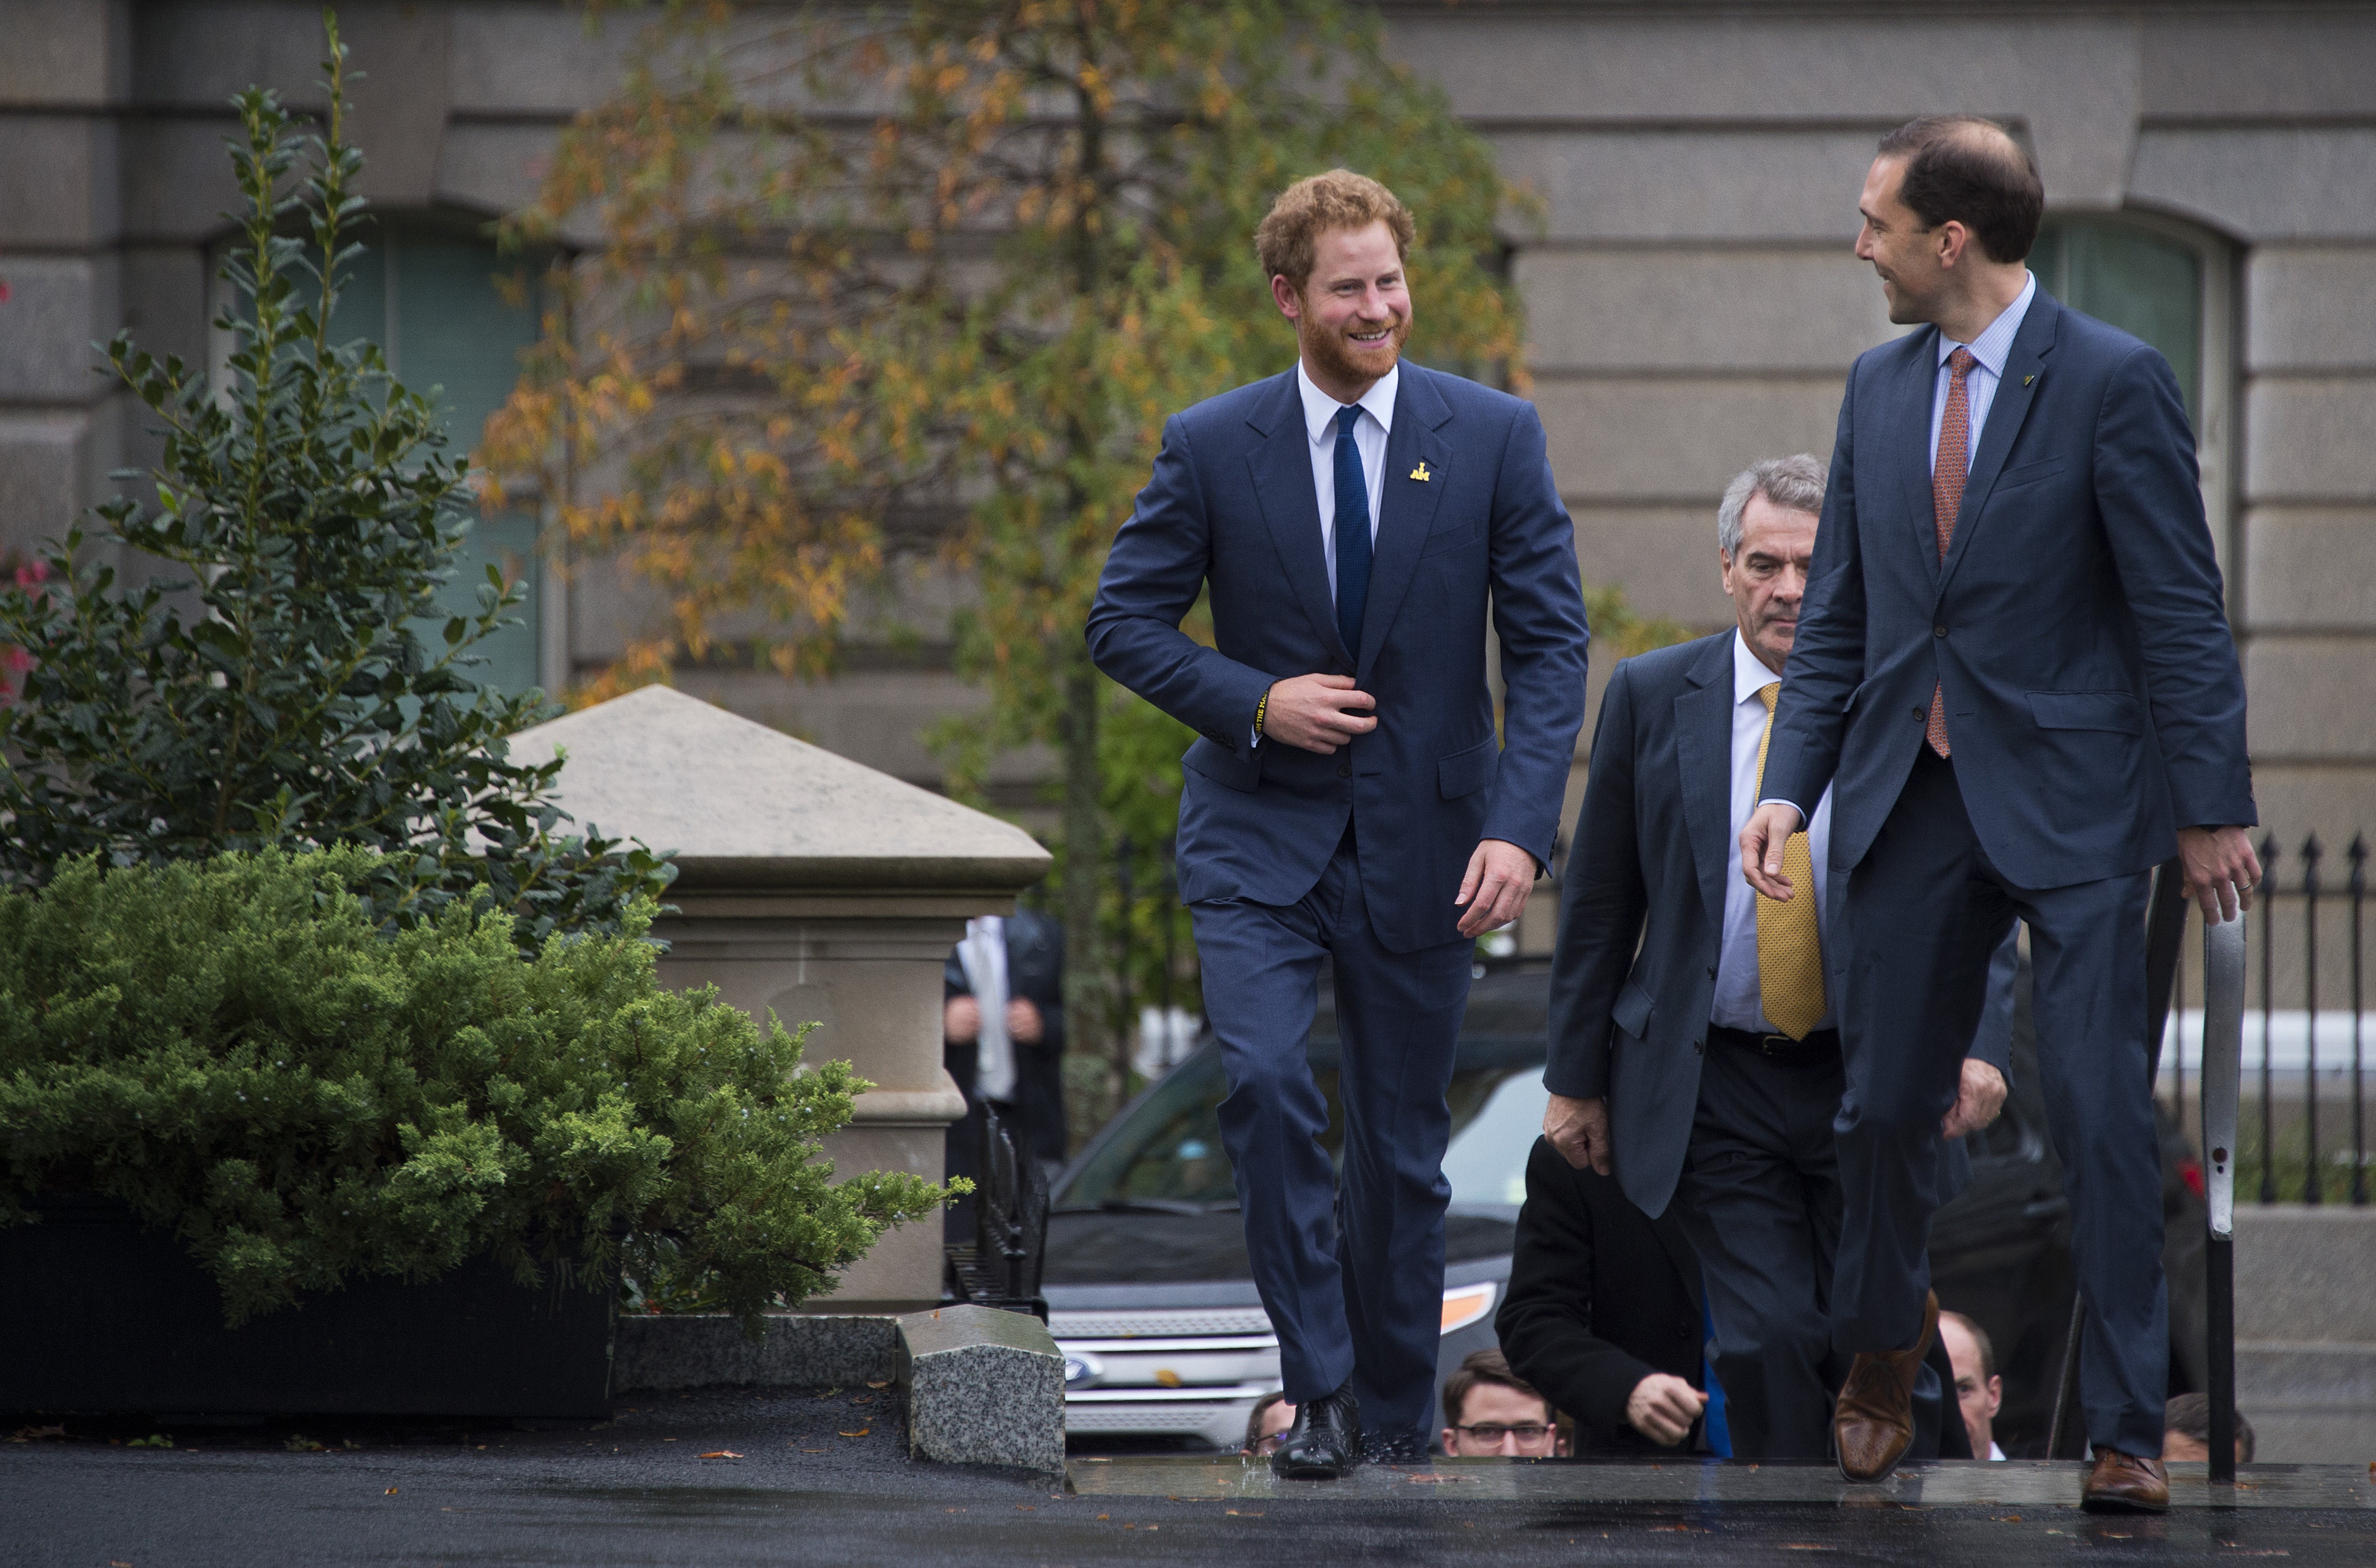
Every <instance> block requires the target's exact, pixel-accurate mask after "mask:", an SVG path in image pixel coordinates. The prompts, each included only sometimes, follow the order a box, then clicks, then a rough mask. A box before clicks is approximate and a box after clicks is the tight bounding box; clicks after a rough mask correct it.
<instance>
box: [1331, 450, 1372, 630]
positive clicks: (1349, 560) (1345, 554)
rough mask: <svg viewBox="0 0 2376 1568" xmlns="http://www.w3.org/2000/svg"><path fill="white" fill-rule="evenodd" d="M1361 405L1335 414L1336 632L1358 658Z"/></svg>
mask: <svg viewBox="0 0 2376 1568" xmlns="http://www.w3.org/2000/svg"><path fill="white" fill-rule="evenodd" d="M1360 418H1361V405H1360V404H1359V403H1348V404H1346V405H1345V407H1344V408H1343V409H1342V410H1339V411H1338V413H1337V635H1338V636H1342V637H1343V638H1344V639H1345V650H1346V651H1347V652H1348V653H1350V654H1351V655H1352V656H1353V659H1354V661H1355V662H1356V663H1359V662H1360V658H1361V607H1362V605H1364V604H1365V603H1367V602H1368V600H1369V598H1370V483H1369V481H1368V480H1366V479H1364V478H1363V477H1362V476H1361V449H1360V447H1359V446H1357V445H1354V444H1353V426H1354V425H1355V424H1357V423H1359V422H1360Z"/></svg>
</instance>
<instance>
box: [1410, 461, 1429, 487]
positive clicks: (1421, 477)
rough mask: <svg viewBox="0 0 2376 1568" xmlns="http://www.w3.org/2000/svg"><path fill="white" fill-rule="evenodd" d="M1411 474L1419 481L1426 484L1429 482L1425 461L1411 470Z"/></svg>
mask: <svg viewBox="0 0 2376 1568" xmlns="http://www.w3.org/2000/svg"><path fill="white" fill-rule="evenodd" d="M1410 476H1411V478H1413V479H1415V480H1417V481H1420V483H1421V484H1425V483H1426V482H1427V465H1426V464H1425V463H1421V464H1420V466H1419V467H1417V468H1415V469H1412V470H1411V475H1410Z"/></svg>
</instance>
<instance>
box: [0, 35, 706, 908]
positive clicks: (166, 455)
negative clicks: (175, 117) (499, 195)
mask: <svg viewBox="0 0 2376 1568" xmlns="http://www.w3.org/2000/svg"><path fill="white" fill-rule="evenodd" d="M325 24H326V27H327V32H328V57H327V61H326V62H325V65H324V69H325V73H326V77H327V81H326V83H325V85H326V87H327V91H328V98H329V110H328V118H327V121H326V122H325V123H324V125H322V126H321V128H320V131H319V134H306V133H305V132H304V131H303V128H302V127H301V126H300V125H299V124H298V123H297V122H296V120H295V119H294V117H293V116H291V113H289V112H288V111H287V110H285V109H283V108H282V107H281V105H280V103H279V101H278V99H277V98H276V97H275V95H274V94H273V93H271V92H269V91H267V90H264V89H249V90H248V91H246V92H244V93H242V94H240V95H239V97H238V98H237V99H236V100H235V103H236V105H237V108H238V110H239V115H240V122H241V125H242V136H241V137H240V138H238V139H236V140H234V141H232V163H233V165H234V166H235V168H236V170H237V172H238V180H239V186H240V190H241V193H242V195H243V196H244V198H245V201H244V205H245V212H244V216H243V217H242V218H241V220H240V226H241V238H240V241H239V243H238V244H237V245H236V246H235V247H234V248H233V250H232V255H231V258H230V260H229V262H228V264H227V265H226V266H225V267H224V270H223V274H222V275H223V277H224V278H225V279H227V280H228V281H229V282H230V283H231V284H232V287H233V289H234V290H235V291H236V293H237V297H238V303H237V304H236V305H235V306H234V307H233V308H231V309H227V310H226V311H225V312H224V313H223V314H222V315H220V316H219V317H218V318H217V320H216V322H215V326H216V327H217V328H218V329H219V330H220V331H222V332H225V333H227V334H229V335H230V337H231V339H232V352H231V354H230V356H229V359H228V362H227V369H228V380H227V382H226V383H225V384H224V385H223V386H220V388H219V387H217V386H213V385H211V384H210V383H209V379H208V375H207V374H206V373H205V371H204V369H203V368H202V367H193V366H189V365H185V364H184V363H183V362H181V361H180V360H179V359H176V358H168V359H166V360H164V361H162V362H160V361H158V360H157V359H156V358H154V357H153V356H152V355H150V354H148V352H146V351H144V350H140V349H137V348H136V347H135V346H134V344H133V342H132V340H131V338H130V336H129V335H128V334H123V335H119V336H118V337H117V338H116V339H115V340H114V341H113V343H112V344H111V345H110V346H109V348H108V350H107V358H108V364H109V368H110V371H111V372H112V374H113V375H114V377H115V378H116V379H117V380H118V381H120V382H121V383H122V384H123V385H124V386H126V387H128V388H129V389H131V391H132V392H133V393H134V395H136V396H137V398H139V399H140V401H141V402H142V403H143V404H144V405H146V406H147V408H148V410H150V411H151V412H152V413H154V414H155V415H156V416H157V417H158V419H159V420H160V421H161V422H162V425H163V429H162V432H161V434H163V436H164V449H163V453H162V456H161V457H160V459H159V461H158V464H157V466H156V468H155V469H154V470H153V471H151V472H150V473H148V474H145V475H143V474H138V473H126V474H123V475H119V476H118V477H119V478H120V479H128V480H145V481H147V483H146V484H145V485H144V486H143V489H144V490H145V491H147V492H148V493H145V494H142V493H131V494H125V495H123V496H120V497H118V498H117V499H115V500H113V501H110V502H108V503H107V504H105V505H101V507H99V508H98V509H97V512H96V522H97V533H98V534H99V536H100V537H99V539H98V540H93V539H92V538H91V537H90V535H89V533H87V532H86V531H85V529H82V528H79V527H78V528H76V529H73V530H71V531H69V532H68V533H67V535H66V536H65V539H64V540H58V541H54V542H53V544H52V545H51V547H50V549H49V551H48V552H47V554H46V556H45V558H44V561H43V564H42V570H40V571H39V572H28V573H23V574H19V575H18V576H17V578H16V580H15V581H14V582H13V583H10V584H0V647H15V648H16V649H17V650H18V654H17V658H16V662H18V663H20V664H21V665H22V666H23V668H22V670H21V671H19V672H18V679H19V681H20V687H19V689H18V690H17V691H16V692H15V693H14V694H13V695H12V696H11V695H0V822H5V824H6V830H5V832H0V885H15V886H39V885H42V884H43V883H45V882H46V881H47V880H48V879H49V877H50V876H51V875H52V874H53V872H54V870H55V868H56V867H58V866H59V865H61V864H63V863H65V862H66V861H69V860H71V859H73V858H75V857H77V856H84V855H98V856H100V857H101V858H102V860H103V861H105V862H106V863H110V864H114V865H119V866H124V865H138V864H154V863H159V862H164V861H189V860H205V859H208V858H209V857H212V856H215V855H219V854H221V853H223V852H226V851H237V850H255V849H267V848H273V847H290V848H301V847H305V846H323V845H332V844H353V845H361V846H364V847H367V848H370V849H375V850H379V851H382V852H383V853H384V856H385V858H384V859H382V860H381V861H378V862H377V864H376V866H375V869H374V885H373V887H372V888H371V890H370V894H369V902H370V904H371V906H372V908H373V909H374V912H375V914H376V916H377V917H378V918H379V919H380V920H381V921H383V922H389V923H394V924H398V925H403V924H411V923H414V922H416V921H419V920H421V919H422V918H424V917H428V916H433V915H434V914H435V913H436V912H437V911H438V910H440V909H442V908H444V907H445V906H446V905H447V904H449V903H451V902H452V901H454V900H456V899H466V900H469V901H471V902H479V903H485V904H488V905H491V906H492V907H493V908H494V909H500V910H502V911H504V912H505V913H508V914H510V915H511V916H513V917H514V922H515V930H516V931H517V933H518V935H519V938H520V940H521V942H522V944H523V945H524V946H527V947H529V948H533V947H535V946H536V945H538V944H541V942H542V941H543V940H544V938H546V937H547V936H549V935H550V934H551V933H552V932H554V931H556V930H568V929H580V928H596V929H601V930H606V931H615V930H617V929H619V921H620V918H621V915H622V912H623V911H624V909H625V907H626V904H627V903H628V901H629V900H630V899H631V898H632V897H634V896H636V894H638V893H644V894H656V893H658V892H659V890H660V889H661V888H662V887H664V886H665V885H667V882H668V880H669V879H670V877H671V875H672V874H673V871H672V868H671V867H669V866H668V865H666V864H665V863H664V862H663V861H661V860H660V859H659V857H657V856H655V855H653V854H652V853H650V852H649V851H648V850H647V849H644V848H643V847H642V846H641V845H634V846H631V847H628V848H626V849H624V851H623V850H622V847H621V846H620V845H619V844H618V843H617V841H615V840H609V839H603V838H601V837H598V836H596V835H595V833H594V831H593V830H592V829H591V828H590V827H589V828H588V830H587V834H586V836H585V837H565V836H564V834H563V832H562V825H563V824H564V823H565V822H566V821H567V818H565V817H564V815H563V814H562V813H561V811H560V809H559V807H558V806H556V805H555V804H554V803H553V802H552V800H551V799H550V793H551V790H552V786H553V781H554V778H555V777H556V776H557V774H558V773H559V771H560V766H561V765H560V763H559V762H558V761H557V760H556V761H554V762H552V763H549V764H546V765H543V766H520V765H517V764H515V763H512V762H510V761H508V760H507V759H506V756H505V736H507V735H510V734H512V733H514V732H515V731H518V730H520V729H523V728H525V727H526V726H527V725H529V724H531V723H533V722H535V721H536V720H537V719H540V718H541V717H543V715H544V714H545V713H546V712H547V711H548V708H547V705H546V703H545V699H544V697H543V695H542V694H541V693H538V692H530V693H527V694H524V695H517V696H515V695H506V694H505V693H502V692H499V691H496V690H494V689H493V688H491V687H489V686H486V685H482V684H481V683H479V682H478V681H477V680H475V679H474V678H473V677H472V674H471V672H470V671H471V670H472V669H473V667H475V666H477V665H479V664H481V663H482V662H483V659H481V657H480V656H478V655H477V654H475V653H474V652H473V651H472V650H473V648H474V647H476V646H477V645H478V644H479V643H480V642H481V641H482V640H483V639H484V638H486V637H487V636H490V635H491V634H492V633H493V632H494V631H495V630H496V629H497V628H498V627H499V626H501V625H503V624H506V618H507V616H508V614H509V612H511V610H512V609H513V607H514V606H515V605H516V604H517V601H518V598H519V590H518V589H517V588H505V584H504V582H503V580H502V578H501V576H500V575H499V574H498V573H496V572H495V571H494V570H493V568H490V569H489V573H488V580H487V581H486V582H485V583H484V584H483V585H481V587H480V588H479V589H478V603H477V609H476V611H475V612H473V613H470V614H467V615H456V616H451V617H445V618H443V619H442V624H441V623H440V621H439V620H438V619H437V618H436V609H435V596H436V593H437V590H438V589H439V588H441V587H443V586H444V585H445V584H446V582H447V581H448V579H449V578H450V577H451V576H452V573H453V570H454V562H455V559H456V556H457V553H458V552H460V550H461V549H462V547H463V542H464V538H465V535H466V534H467V532H468V530H469V528H470V526H471V522H472V520H473V517H474V512H475V503H474V498H473V496H472V494H471V493H470V489H469V476H468V472H467V463H466V461H465V460H464V459H463V458H462V457H459V456H457V455H455V454H453V453H452V452H451V451H450V450H449V449H448V444H447V439H446V432H445V430H444V428H443V426H442V424H441V422H440V421H439V418H438V416H437V413H436V411H435V409H434V404H433V402H432V400H431V399H430V398H425V397H423V396H422V395H420V394H418V393H415V392H413V391H410V390H409V389H408V388H406V387H405V386H401V385H400V384H398V381H397V380H396V379H395V377H394V376H392V375H391V374H389V373H388V369H387V363H386V359H385V358H384V357H383V356H382V354H381V352H380V350H379V349H378V348H377V347H376V346H374V345H373V344H371V343H369V342H350V343H340V342H337V341H334V340H333V339H332V338H331V330H330V322H331V316H332V314H333V311H334V310H335V308H336V305H337V302H338V298H339V291H340V288H341V286H342V284H343V282H344V279H345V274H346V271H347V269H348V268H349V267H350V266H351V264H352V261H353V258H354V256H355V255H356V253H357V252H358V251H359V250H360V248H361V247H360V245H359V244H357V242H356V237H355V236H356V231H357V229H358V226H359V225H360V223H361V222H362V221H363V217H362V208H363V202H362V197H361V196H357V195H355V194H354V184H355V176H356V173H357V172H358V171H359V170H360V169H361V168H362V153H361V152H360V151H359V150H358V149H356V148H354V147H353V146H351V145H350V144H349V143H348V142H347V141H346V139H345V137H344V128H343V125H342V119H343V113H344V103H345V97H344V74H345V70H344V68H345V60H346V50H345V48H344V46H343V45H341V44H340V43H339V37H338V29H337V23H336V21H335V19H334V18H327V17H326V18H325ZM301 161H302V162H303V164H304V167H303V171H302V175H303V177H302V180H301V181H299V182H298V183H297V184H296V185H295V188H294V190H293V191H292V190H291V179H292V176H293V175H296V174H298V173H299V172H300V169H299V165H300V163H301ZM300 224H302V228H303V232H302V233H289V232H283V230H284V228H287V227H294V226H297V225H300ZM94 543H98V544H101V545H103V546H114V547H118V548H116V549H109V550H102V551H99V552H89V551H88V550H87V547H89V546H90V545H92V544H94ZM124 551H129V552H137V553H138V554H140V555H144V556H147V557H149V558H151V559H153V560H155V561H159V562H162V563H166V564H168V565H169V567H171V568H178V569H179V570H178V572H176V571H172V570H168V571H167V572H165V573H163V574H160V575H159V576H155V577H153V578H151V579H150V580H148V582H146V583H144V584H140V585H137V586H134V585H132V584H130V583H128V582H120V581H119V578H118V575H117V569H116V567H115V566H114V565H112V564H107V557H108V556H112V555H120V554H121V553H122V552H124Z"/></svg>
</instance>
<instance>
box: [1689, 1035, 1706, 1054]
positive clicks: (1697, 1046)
mask: <svg viewBox="0 0 2376 1568" xmlns="http://www.w3.org/2000/svg"><path fill="white" fill-rule="evenodd" d="M1692 1054H1693V1056H1700V1055H1705V1041H1702V1040H1696V1039H1695V1040H1693V1041H1692Z"/></svg>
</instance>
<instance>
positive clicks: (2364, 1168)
mask: <svg viewBox="0 0 2376 1568" xmlns="http://www.w3.org/2000/svg"><path fill="white" fill-rule="evenodd" d="M2347 853H2348V854H2349V855H2350V857H2351V879H2350V882H2349V888H2350V892H2351V1201H2352V1202H2353V1203H2354V1204H2355V1205H2358V1204H2365V1203H2366V1202H2367V1201H2368V1127H2367V1103H2368V1102H2367V1100H2366V1099H2365V1098H2364V1097H2363V1096H2362V1094H2361V1088H2360V1081H2359V1070H2360V1049H2359V1010H2360V1007H2361V994H2360V989H2359V913H2360V909H2361V908H2362V907H2363V906H2364V905H2365V904H2366V903H2367V902H2368V840H2367V838H2366V837H2363V836H2361V835H2359V834H2357V833H2355V834H2353V835H2352V836H2351V848H2350V849H2349V850H2348V851H2347Z"/></svg>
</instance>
